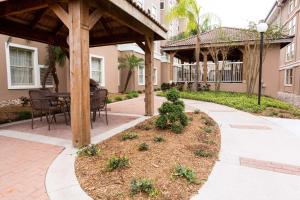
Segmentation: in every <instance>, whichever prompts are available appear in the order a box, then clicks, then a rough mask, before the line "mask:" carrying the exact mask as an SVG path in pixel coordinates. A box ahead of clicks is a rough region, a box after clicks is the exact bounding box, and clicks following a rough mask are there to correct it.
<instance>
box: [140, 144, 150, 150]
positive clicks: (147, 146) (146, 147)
mask: <svg viewBox="0 0 300 200" xmlns="http://www.w3.org/2000/svg"><path fill="white" fill-rule="evenodd" d="M148 150H149V145H148V144H147V143H145V142H144V143H142V144H140V145H139V151H148Z"/></svg>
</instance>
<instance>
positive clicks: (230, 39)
mask: <svg viewBox="0 0 300 200" xmlns="http://www.w3.org/2000/svg"><path fill="white" fill-rule="evenodd" d="M200 38H201V48H208V47H211V46H223V45H229V44H231V45H235V46H242V45H243V44H245V42H249V41H256V40H257V38H256V37H255V36H254V34H249V33H247V32H246V31H245V30H244V29H239V28H231V27H221V28H216V29H213V30H211V31H208V32H206V33H202V34H201V36H200ZM291 41H292V37H290V36H284V37H281V38H278V39H275V40H270V43H275V44H280V45H283V46H285V45H286V44H289V43H290V42H291ZM195 45H196V36H191V37H189V38H185V39H182V40H177V41H170V42H168V43H167V44H166V45H165V46H163V47H162V49H163V50H164V51H172V50H184V49H194V48H195Z"/></svg>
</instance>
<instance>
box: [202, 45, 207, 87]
mask: <svg viewBox="0 0 300 200" xmlns="http://www.w3.org/2000/svg"><path fill="white" fill-rule="evenodd" d="M202 54H203V82H204V83H205V84H206V83H207V67H208V66H207V56H208V52H207V51H204V52H203V53H202Z"/></svg>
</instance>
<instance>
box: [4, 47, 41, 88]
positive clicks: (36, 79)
mask: <svg viewBox="0 0 300 200" xmlns="http://www.w3.org/2000/svg"><path fill="white" fill-rule="evenodd" d="M4 45H5V54H6V71H7V87H8V89H9V90H24V89H33V88H39V87H40V86H41V82H40V68H39V65H38V49H37V48H35V47H31V46H26V45H20V44H15V43H7V42H5V43H4ZM10 47H16V48H21V49H27V50H30V51H33V85H24V86H22V85H17V86H16V85H12V83H11V72H10V67H11V66H10V51H9V48H10Z"/></svg>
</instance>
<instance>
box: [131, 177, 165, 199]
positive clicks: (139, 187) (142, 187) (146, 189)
mask: <svg viewBox="0 0 300 200" xmlns="http://www.w3.org/2000/svg"><path fill="white" fill-rule="evenodd" d="M140 192H142V193H146V194H148V195H149V196H150V197H155V196H157V195H158V194H159V191H158V190H157V189H156V188H155V187H154V183H153V181H152V180H149V179H146V178H142V179H133V180H132V181H131V195H136V194H138V193H140Z"/></svg>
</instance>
